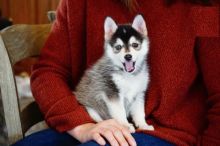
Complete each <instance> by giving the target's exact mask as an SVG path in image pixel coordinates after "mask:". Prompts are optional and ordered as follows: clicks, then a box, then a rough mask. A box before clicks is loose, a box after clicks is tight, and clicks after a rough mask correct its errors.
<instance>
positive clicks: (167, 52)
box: [31, 0, 220, 146]
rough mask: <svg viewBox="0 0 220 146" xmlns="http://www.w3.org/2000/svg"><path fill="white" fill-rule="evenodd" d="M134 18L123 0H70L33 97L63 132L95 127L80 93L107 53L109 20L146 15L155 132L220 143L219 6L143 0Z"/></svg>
mask: <svg viewBox="0 0 220 146" xmlns="http://www.w3.org/2000/svg"><path fill="white" fill-rule="evenodd" d="M138 2H139V4H140V5H139V7H138V9H137V12H135V13H134V12H133V13H129V12H128V10H127V9H126V8H125V7H124V6H123V5H122V4H120V3H119V2H118V1H117V0H62V1H61V4H60V6H59V8H58V12H57V21H56V22H55V23H54V25H53V29H52V31H51V34H50V36H49V38H48V41H47V42H46V44H45V46H44V48H43V50H42V54H41V57H40V59H39V61H38V63H37V64H36V65H35V66H34V67H33V74H32V78H31V85H32V91H33V95H34V96H35V98H36V101H37V102H38V104H39V106H40V109H41V110H42V112H43V113H44V116H45V119H46V121H47V123H48V125H49V126H50V127H52V128H55V129H57V130H58V131H60V132H63V131H66V130H70V129H72V128H74V127H76V126H78V125H81V124H84V123H88V122H93V121H92V119H91V118H90V117H89V115H88V113H87V112H86V110H85V109H84V107H83V106H81V105H80V104H78V103H77V101H76V99H75V96H74V95H73V94H72V91H73V89H74V87H75V85H77V83H78V81H79V79H80V77H81V76H82V74H83V72H84V70H85V69H86V67H88V66H90V65H92V64H93V63H94V62H95V61H96V60H97V59H98V58H99V57H100V56H101V55H102V53H103V41H104V34H103V33H104V29H103V25H104V24H103V23H104V19H105V17H106V16H111V17H112V18H113V19H114V20H116V22H118V23H128V22H132V20H133V18H134V16H135V15H136V14H137V13H141V14H143V16H144V18H145V20H146V23H147V28H148V31H149V38H150V54H149V59H148V61H149V66H150V78H151V81H150V87H149V89H148V92H147V93H146V114H147V117H148V119H147V120H149V121H150V122H152V124H153V125H154V126H155V128H156V130H155V131H153V132H148V131H144V132H146V133H148V134H151V135H154V136H157V137H160V138H162V139H165V140H168V141H170V142H172V143H175V144H177V145H196V144H197V145H205V146H220V77H219V75H220V47H219V42H220V41H219V7H218V6H212V7H203V6H198V5H197V6H196V5H191V4H187V3H181V2H177V3H175V4H173V5H171V6H169V7H168V6H166V5H164V0H149V1H147V0H138Z"/></svg>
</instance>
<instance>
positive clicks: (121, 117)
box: [107, 99, 135, 133]
mask: <svg viewBox="0 0 220 146" xmlns="http://www.w3.org/2000/svg"><path fill="white" fill-rule="evenodd" d="M107 105H108V109H109V113H110V115H111V116H112V118H114V119H115V120H117V121H118V122H119V123H121V124H122V125H124V126H127V127H128V128H129V130H130V131H131V132H132V133H133V132H135V128H134V126H133V125H132V124H131V123H129V122H128V120H127V115H126V111H125V108H124V103H123V102H122V101H121V100H120V99H116V100H110V101H109V102H108V103H107Z"/></svg>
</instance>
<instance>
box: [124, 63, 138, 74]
mask: <svg viewBox="0 0 220 146" xmlns="http://www.w3.org/2000/svg"><path fill="white" fill-rule="evenodd" d="M123 65H124V68H125V71H126V72H129V73H130V72H133V71H134V70H135V62H134V61H125V62H124V63H123Z"/></svg>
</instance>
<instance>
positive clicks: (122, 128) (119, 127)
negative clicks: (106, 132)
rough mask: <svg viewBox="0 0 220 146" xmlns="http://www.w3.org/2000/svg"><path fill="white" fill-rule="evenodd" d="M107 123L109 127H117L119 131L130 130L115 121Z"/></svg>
mask: <svg viewBox="0 0 220 146" xmlns="http://www.w3.org/2000/svg"><path fill="white" fill-rule="evenodd" d="M109 123H110V124H111V125H114V126H115V127H117V128H118V129H120V130H127V131H130V130H129V127H127V126H125V125H122V124H121V123H119V122H118V121H117V120H115V119H111V120H109Z"/></svg>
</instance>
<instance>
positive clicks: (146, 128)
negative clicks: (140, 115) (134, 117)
mask: <svg viewBox="0 0 220 146" xmlns="http://www.w3.org/2000/svg"><path fill="white" fill-rule="evenodd" d="M138 128H139V129H142V130H149V131H154V126H153V125H148V124H143V125H140V126H138Z"/></svg>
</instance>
